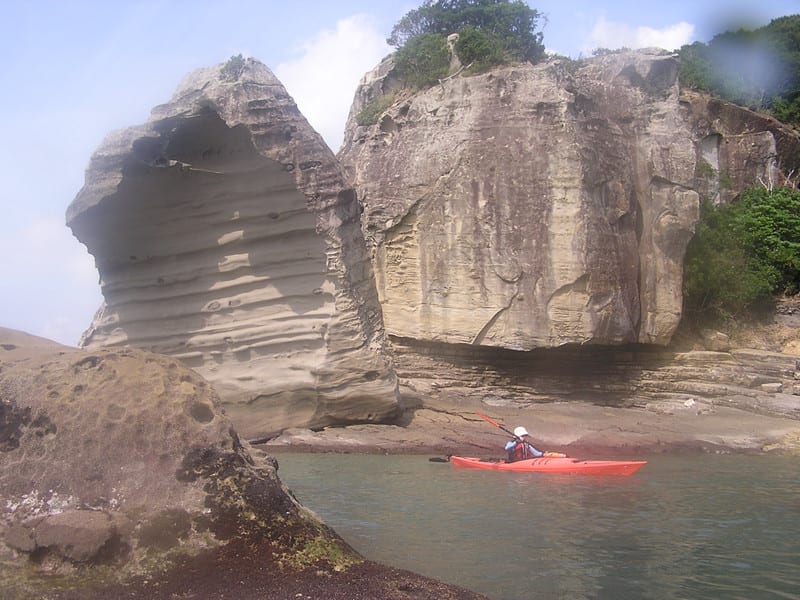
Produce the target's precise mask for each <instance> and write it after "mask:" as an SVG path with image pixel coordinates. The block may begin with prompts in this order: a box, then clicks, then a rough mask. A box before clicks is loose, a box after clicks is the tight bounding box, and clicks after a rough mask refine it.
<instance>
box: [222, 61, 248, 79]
mask: <svg viewBox="0 0 800 600" xmlns="http://www.w3.org/2000/svg"><path fill="white" fill-rule="evenodd" d="M244 65H245V59H244V57H243V56H242V55H241V54H237V55H236V56H231V57H230V58H229V59H228V62H226V63H225V65H224V66H223V67H222V71H221V75H222V78H223V79H224V80H225V81H235V80H237V79H239V76H240V75H241V74H242V71H243V70H244Z"/></svg>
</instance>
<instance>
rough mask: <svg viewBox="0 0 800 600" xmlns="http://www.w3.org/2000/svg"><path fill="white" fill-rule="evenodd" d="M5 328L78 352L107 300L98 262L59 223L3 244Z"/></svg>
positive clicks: (38, 224)
mask: <svg viewBox="0 0 800 600" xmlns="http://www.w3.org/2000/svg"><path fill="white" fill-rule="evenodd" d="M0 254H2V256H4V257H6V259H5V260H3V261H2V263H0V281H2V282H3V286H2V287H3V293H2V295H0V326H5V327H12V328H14V329H22V330H23V331H27V332H29V333H32V334H34V335H40V336H42V337H46V338H49V339H52V340H55V341H57V342H61V343H62V344H68V345H72V346H74V345H75V344H76V343H77V342H78V338H79V337H80V334H81V333H82V332H83V331H84V330H85V329H86V328H87V327H88V326H89V324H90V323H91V320H92V315H93V314H94V312H95V310H97V308H98V307H99V306H100V303H101V301H102V296H101V294H100V287H99V285H98V283H97V279H98V277H97V271H96V269H95V266H94V260H93V259H92V257H91V256H90V255H89V254H88V252H86V249H85V248H84V247H83V246H82V245H81V244H80V243H79V242H78V241H77V240H76V239H75V238H74V237H72V235H71V233H70V230H69V229H68V228H67V227H66V226H65V225H64V223H63V222H62V221H61V220H60V219H58V218H55V217H43V218H40V219H39V220H36V221H33V222H32V223H30V224H28V225H27V226H25V227H24V228H21V229H18V230H16V231H12V232H9V233H6V234H5V235H3V236H2V238H0Z"/></svg>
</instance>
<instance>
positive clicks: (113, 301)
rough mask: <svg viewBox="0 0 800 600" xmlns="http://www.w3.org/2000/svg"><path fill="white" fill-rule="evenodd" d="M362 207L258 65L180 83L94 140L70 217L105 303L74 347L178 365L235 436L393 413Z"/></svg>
mask: <svg viewBox="0 0 800 600" xmlns="http://www.w3.org/2000/svg"><path fill="white" fill-rule="evenodd" d="M359 217H360V212H359V204H358V202H357V199H356V197H355V194H354V192H353V190H352V188H350V187H349V186H348V185H347V184H346V183H345V179H344V177H343V174H342V172H341V169H340V167H339V164H338V162H337V161H336V158H335V157H334V155H333V154H332V153H331V151H330V150H329V149H328V147H327V146H326V145H325V143H324V142H323V141H322V139H321V138H320V136H319V135H318V134H317V133H316V132H315V131H313V129H312V128H311V127H310V126H309V125H308V123H307V122H306V120H305V119H304V118H303V116H302V115H301V114H300V112H299V111H298V109H297V106H296V105H295V103H294V101H293V100H292V98H291V97H290V96H289V95H288V94H287V93H286V90H285V89H284V88H283V86H282V85H281V83H280V82H279V81H278V80H277V79H276V78H275V76H274V75H273V74H272V72H271V71H270V70H269V69H268V68H267V67H266V66H264V65H263V64H261V63H259V62H257V61H255V60H251V59H248V60H238V59H236V58H234V59H231V60H230V61H229V62H228V63H226V64H225V65H218V66H216V67H213V68H208V69H201V70H198V71H196V72H194V73H192V74H191V75H189V76H188V77H187V78H186V79H185V80H184V81H183V82H182V83H181V84H180V86H179V87H178V90H177V91H176V93H175V95H174V96H173V98H172V100H171V101H170V102H168V103H167V104H164V105H162V106H158V107H156V108H155V109H154V110H153V113H152V115H151V118H150V120H149V121H148V122H147V123H145V124H144V125H141V126H136V127H131V128H129V129H126V130H124V131H118V132H115V133H112V134H111V135H109V136H108V137H107V138H106V140H105V141H104V142H103V144H102V145H101V147H100V148H99V149H98V150H97V151H96V152H95V154H94V156H92V159H91V162H90V165H89V168H88V170H87V172H86V182H85V185H84V187H83V189H82V190H81V191H80V192H79V194H78V195H77V197H76V198H75V200H74V201H73V203H72V204H71V206H70V207H69V209H68V211H67V222H68V225H69V226H70V227H71V229H72V231H73V233H74V234H75V236H76V237H77V238H78V239H79V240H80V241H81V242H82V243H84V244H85V245H86V247H87V248H88V250H89V252H90V253H91V254H92V255H93V256H94V258H95V263H96V265H97V269H98V271H99V274H100V280H101V288H102V293H103V296H104V299H105V302H104V305H103V306H102V308H101V310H100V311H99V312H98V314H97V315H96V317H95V319H94V321H93V323H92V325H91V327H90V328H89V330H88V331H87V332H86V334H85V335H84V339H83V340H82V345H83V346H85V347H87V348H91V349H96V348H101V347H107V346H131V347H138V348H142V349H146V350H150V351H154V352H158V353H160V354H167V355H170V356H174V357H176V358H179V359H180V360H181V361H182V362H183V363H184V364H185V365H187V366H189V367H191V368H193V369H195V370H197V371H198V372H199V373H201V374H202V375H203V376H204V377H205V378H207V379H208V380H209V381H210V382H212V383H213V384H214V386H215V388H216V389H217V391H218V392H219V394H220V396H221V399H222V401H223V403H224V405H225V407H226V410H227V412H228V414H229V416H230V417H231V419H232V420H233V421H234V423H235V424H236V425H237V428H238V429H239V431H240V433H241V434H242V435H243V436H246V437H258V436H260V435H263V434H265V433H268V432H272V431H276V430H280V429H282V428H285V427H291V426H323V425H326V424H330V423H347V422H371V421H380V420H382V419H385V418H386V417H387V416H389V415H392V414H393V413H394V412H395V411H396V409H397V383H396V379H395V376H394V373H393V371H392V367H391V362H390V360H389V359H388V358H387V356H386V355H385V354H384V352H383V347H384V333H383V325H382V315H381V308H380V305H379V303H378V298H377V294H376V289H375V284H374V279H373V276H372V270H371V264H370V261H369V256H368V254H367V251H366V246H365V244H364V243H363V237H362V234H361V229H360V221H359Z"/></svg>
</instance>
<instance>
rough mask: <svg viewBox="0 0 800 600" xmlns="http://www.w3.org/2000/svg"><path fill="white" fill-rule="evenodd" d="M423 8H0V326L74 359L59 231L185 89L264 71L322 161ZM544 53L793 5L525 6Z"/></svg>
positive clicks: (93, 278) (80, 4) (347, 4)
mask: <svg viewBox="0 0 800 600" xmlns="http://www.w3.org/2000/svg"><path fill="white" fill-rule="evenodd" d="M420 4H421V0H418V1H414V2H408V1H406V0H396V1H384V0H335V1H332V0H316V1H311V0H292V1H287V0H281V1H273V0H227V1H225V2H222V1H220V0H191V1H189V0H150V1H144V0H142V1H137V0H101V1H98V0H71V1H70V2H65V1H62V0H27V1H25V2H21V1H18V0H0V9H2V15H3V19H2V22H0V55H2V56H3V57H4V58H3V60H2V61H0V82H2V88H1V90H2V91H0V133H2V138H1V139H0V257H1V258H0V327H10V328H12V329H19V330H22V331H26V332H28V333H32V334H34V335H39V336H42V337H46V338H49V339H52V340H55V341H58V342H61V343H63V344H67V345H71V346H74V345H76V344H77V343H78V340H79V339H80V336H81V333H82V332H83V331H84V330H85V329H86V328H87V327H88V326H89V324H90V323H91V321H92V317H93V315H94V313H95V311H96V310H97V308H99V307H100V304H101V302H102V295H101V293H100V287H99V283H98V275H97V271H96V270H95V267H94V259H93V258H92V257H91V256H90V255H89V254H88V253H87V251H86V248H85V247H84V246H83V245H82V244H81V243H80V242H78V241H77V239H75V238H74V237H73V236H72V233H71V231H70V230H69V228H67V227H66V225H65V217H64V214H65V211H66V209H67V206H69V204H70V202H72V200H73V198H74V197H75V195H76V194H77V193H78V191H79V190H80V189H81V187H82V185H83V181H84V171H85V169H86V166H87V165H88V162H89V158H90V157H91V155H92V153H93V152H94V151H95V150H96V149H97V147H98V146H99V145H100V143H101V141H102V140H103V138H104V137H105V136H106V134H108V133H109V132H111V131H113V130H116V129H122V128H126V127H130V126H133V125H138V124H141V123H144V122H145V121H146V120H147V119H148V117H149V114H150V110H151V109H152V108H153V107H154V106H156V105H158V104H163V103H164V102H166V101H168V100H169V99H170V97H171V96H172V93H173V91H174V90H175V88H176V87H177V85H178V83H179V82H180V81H181V79H182V78H183V77H184V76H185V75H186V74H188V73H189V72H191V71H193V70H194V69H197V68H200V67H207V66H211V65H214V64H217V63H221V62H225V61H226V60H227V59H228V58H230V57H231V56H234V55H237V54H242V55H244V56H249V57H253V58H256V59H258V60H260V61H261V62H263V63H265V64H266V65H267V66H268V67H269V68H270V69H272V71H273V72H274V73H275V75H277V77H278V78H279V79H280V80H281V82H282V83H283V84H284V86H285V87H286V89H287V90H288V92H289V94H291V96H292V97H293V98H294V100H295V102H296V103H297V105H298V107H299V108H300V111H301V112H302V113H303V114H304V115H305V117H306V119H307V120H308V121H309V123H310V124H311V125H312V126H313V127H314V128H315V129H316V130H317V131H318V132H319V133H320V134H321V135H322V137H323V138H324V139H325V141H326V142H327V143H328V145H329V146H330V147H331V149H332V150H333V151H334V152H336V151H337V150H338V149H339V145H340V144H341V141H342V137H343V130H344V124H345V120H346V118H347V113H348V111H349V108H350V104H351V102H352V99H353V94H354V92H355V89H356V86H357V84H358V81H359V80H360V79H361V77H362V76H363V75H364V74H365V73H366V72H367V71H369V70H370V69H371V68H372V67H374V66H375V65H377V64H378V62H380V60H381V59H382V58H383V57H384V56H386V55H387V54H389V53H390V52H391V51H392V48H391V47H389V46H388V45H387V44H386V42H385V39H386V37H388V35H389V33H390V32H391V29H392V26H393V25H394V24H395V23H396V22H397V21H398V20H399V19H400V18H401V17H402V16H403V15H405V14H406V13H407V12H408V11H410V10H413V9H414V8H417V7H418V6H419V5H420ZM528 4H529V6H531V8H534V9H535V10H537V11H538V12H539V13H540V14H541V15H542V16H543V18H542V19H541V20H540V25H541V28H542V32H543V34H544V44H545V47H546V49H547V51H548V52H550V53H557V54H561V55H564V56H569V57H571V58H581V57H587V56H591V52H592V50H593V49H594V48H608V49H614V48H619V47H628V48H640V47H647V46H659V47H662V48H666V49H668V50H674V49H677V48H680V47H681V46H682V45H683V44H687V43H692V42H694V41H701V42H708V41H709V40H710V39H711V38H712V37H713V36H714V35H715V34H717V33H720V32H723V31H727V30H733V29H738V28H739V27H742V26H743V27H748V28H754V27H760V26H762V25H766V24H767V23H769V21H770V20H772V19H773V18H776V17H780V16H785V15H790V14H798V13H800V0H761V1H760V2H754V1H753V0H749V1H738V0H703V1H699V0H670V1H669V2H659V3H650V2H643V1H642V0H636V1H629V0H620V1H612V0H588V1H582V0H581V1H578V0H542V1H539V2H537V1H536V0H528Z"/></svg>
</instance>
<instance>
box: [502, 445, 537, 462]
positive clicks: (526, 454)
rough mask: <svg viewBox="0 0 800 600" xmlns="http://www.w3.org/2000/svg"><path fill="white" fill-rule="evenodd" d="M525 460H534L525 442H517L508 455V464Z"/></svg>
mask: <svg viewBox="0 0 800 600" xmlns="http://www.w3.org/2000/svg"><path fill="white" fill-rule="evenodd" d="M526 458H534V456H533V453H531V451H530V446H529V445H528V443H527V442H517V443H516V444H515V445H514V447H513V448H512V449H511V450H510V451H509V453H508V459H509V461H510V462H513V461H515V460H525V459H526Z"/></svg>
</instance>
